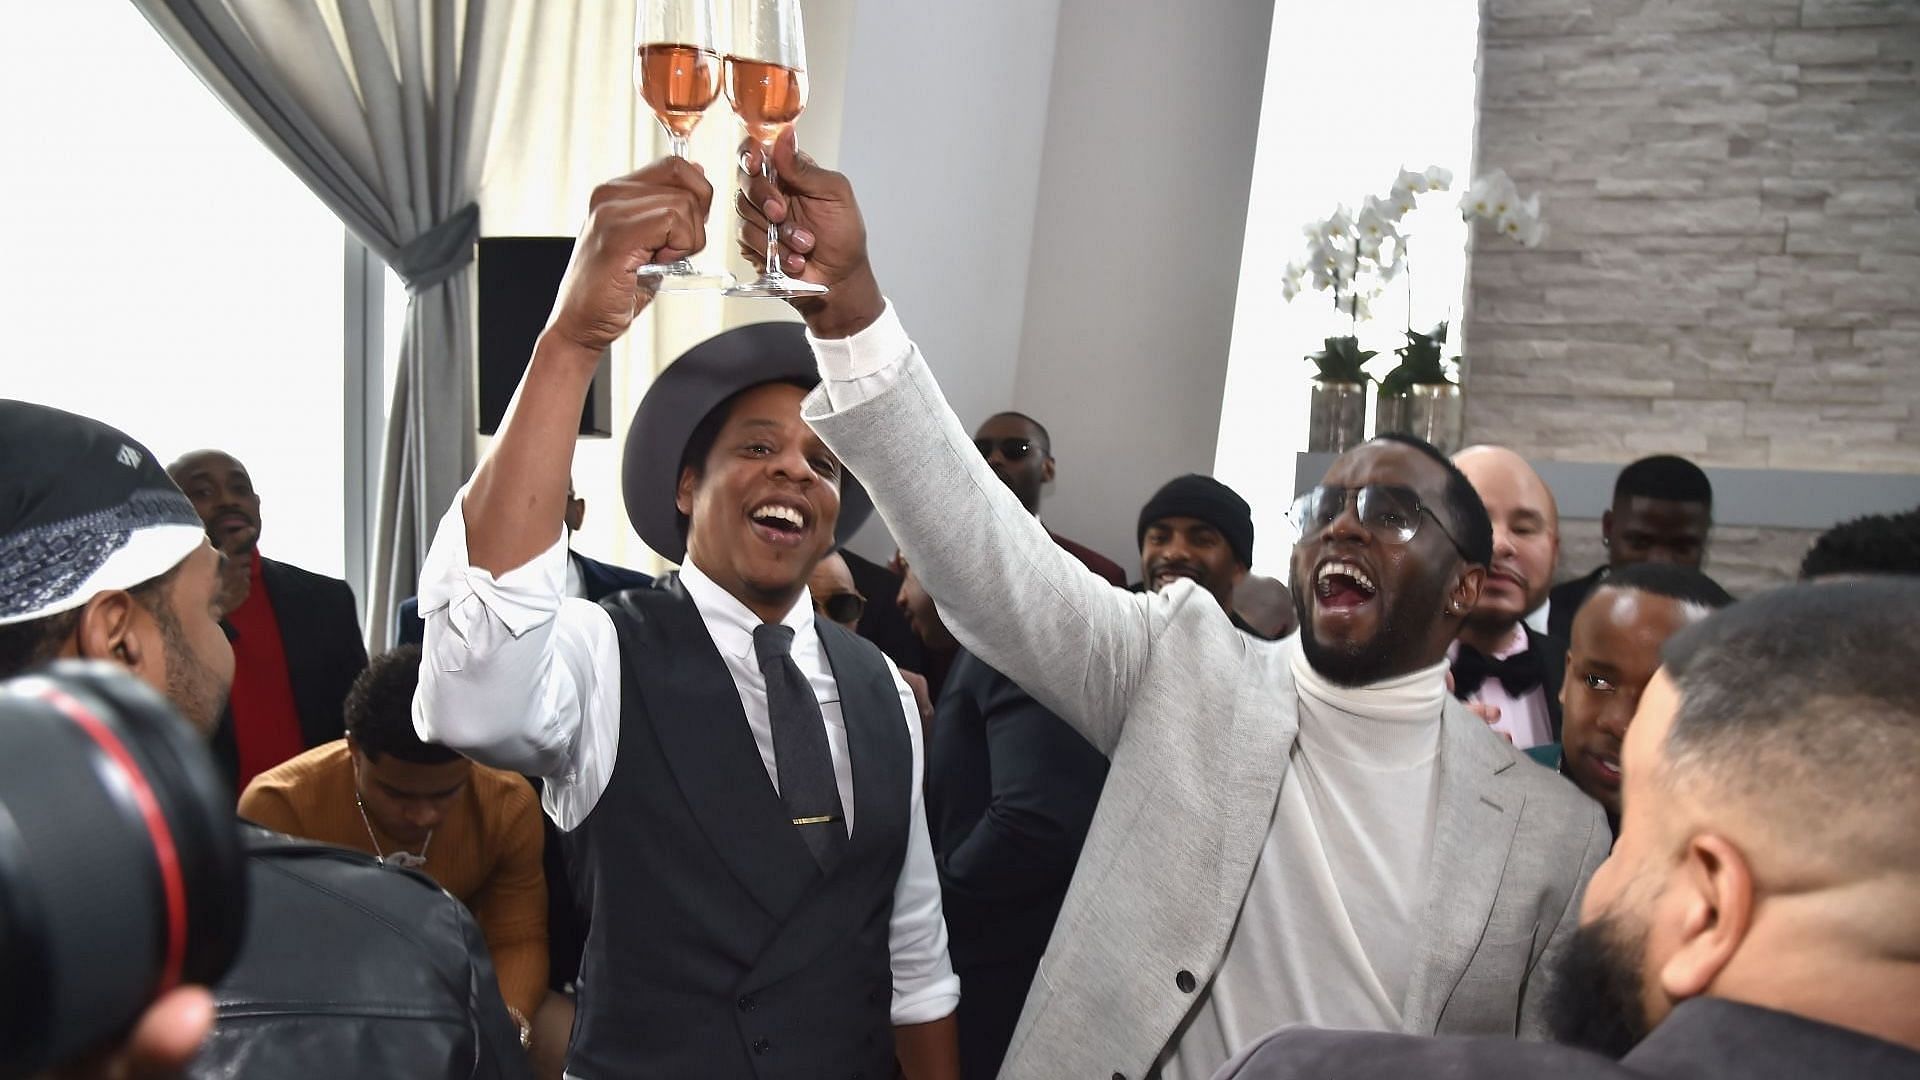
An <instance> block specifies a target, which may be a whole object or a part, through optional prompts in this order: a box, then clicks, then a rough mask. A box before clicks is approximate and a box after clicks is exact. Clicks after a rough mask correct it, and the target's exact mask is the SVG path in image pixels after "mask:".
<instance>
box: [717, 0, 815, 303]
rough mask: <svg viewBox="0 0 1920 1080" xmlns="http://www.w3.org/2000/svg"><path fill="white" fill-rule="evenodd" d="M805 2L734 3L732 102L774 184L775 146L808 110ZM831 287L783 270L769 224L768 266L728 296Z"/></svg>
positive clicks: (776, 239) (792, 293) (729, 75)
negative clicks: (802, 21)
mask: <svg viewBox="0 0 1920 1080" xmlns="http://www.w3.org/2000/svg"><path fill="white" fill-rule="evenodd" d="M805 36H806V35H805V31H804V30H803V29H802V28H801V25H800V0H734V3H733V49H732V50H731V51H730V52H729V53H728V54H727V98H728V100H730V101H732V102H733V111H734V112H736V113H738V114H739V116H740V119H741V120H743V121H745V122H746V125H747V133H748V134H749V135H752V136H753V138H754V140H755V141H756V142H758V143H759V144H760V148H761V154H760V161H761V166H760V167H761V175H762V176H765V177H766V178H767V183H768V184H772V183H774V175H773V141H774V140H775V139H777V138H779V137H780V133H781V132H782V131H785V130H786V129H787V128H789V127H791V126H792V125H793V122H794V121H795V120H798V119H799V118H800V110H802V109H804V108H806V107H807V46H806V40H805ZM826 291H827V287H826V286H825V285H817V284H815V283H813V282H811V281H802V280H800V279H799V278H796V277H789V276H788V275H787V274H786V272H785V271H783V270H781V269H780V233H779V230H778V229H776V228H775V227H774V226H773V225H772V224H771V223H770V224H768V225H767V266H766V269H765V270H762V271H761V272H760V277H759V278H758V279H756V280H754V281H751V282H748V283H747V284H745V285H735V286H734V287H733V288H731V289H728V290H727V295H728V296H771V297H785V296H818V295H819V294H821V293H824V292H826Z"/></svg>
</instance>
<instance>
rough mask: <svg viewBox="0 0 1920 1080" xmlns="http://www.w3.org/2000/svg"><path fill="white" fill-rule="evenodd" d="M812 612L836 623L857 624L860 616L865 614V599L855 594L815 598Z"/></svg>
mask: <svg viewBox="0 0 1920 1080" xmlns="http://www.w3.org/2000/svg"><path fill="white" fill-rule="evenodd" d="M813 610H815V611H817V612H819V613H820V614H822V615H825V616H826V617H827V618H829V619H831V620H833V621H834V622H837V623H857V622H859V621H860V616H861V615H863V614H865V613H866V610H867V598H866V597H864V596H861V595H860V594H859V593H857V592H842V593H834V594H833V595H832V596H815V597H814V598H813Z"/></svg>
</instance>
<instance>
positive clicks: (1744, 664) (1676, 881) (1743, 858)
mask: <svg viewBox="0 0 1920 1080" xmlns="http://www.w3.org/2000/svg"><path fill="white" fill-rule="evenodd" d="M1916 609H1920V582H1915V581H1914V580H1913V579H1911V578H1904V579H1903V578H1898V577H1889V578H1882V579H1879V580H1876V581H1871V582H1846V583H1838V584H1831V585H1810V586H1799V587H1795V588H1787V589H1779V590H1776V591H1774V592H1770V593H1765V594H1763V595H1761V596H1758V597H1755V598H1753V599H1751V600H1745V601H1742V602H1741V603H1738V604H1735V605H1733V606H1732V607H1729V608H1727V609H1726V610H1725V611H1721V612H1718V613H1716V614H1714V615H1711V616H1709V617H1707V619H1706V620H1705V621H1703V622H1700V623H1698V624H1696V625H1694V626H1692V627H1689V628H1688V629H1686V630H1683V631H1681V632H1680V633H1679V634H1678V635H1676V636H1675V637H1674V638H1673V639H1672V640H1671V641H1669V642H1667V644H1666V647H1665V650H1664V665H1663V666H1662V667H1661V668H1660V670H1659V672H1658V673H1657V674H1656V675H1655V676H1654V677H1653V681H1652V682H1651V683H1650V684H1648V686H1647V691H1646V694H1645V696H1643V697H1642V698H1641V699H1640V708H1639V711H1638V712H1637V713H1636V714H1635V716H1634V718H1633V724H1632V726H1631V727H1629V728H1628V729H1627V733H1626V739H1625V745H1624V748H1623V750H1622V751H1621V756H1620V765H1621V771H1622V782H1623V785H1624V786H1623V789H1622V790H1623V791H1624V792H1625V799H1624V807H1623V816H1622V817H1621V819H1620V839H1619V842H1618V843H1616V844H1615V845H1614V847H1613V854H1612V856H1611V857H1610V858H1608V859H1607V861H1606V862H1605V863H1604V864H1602V865H1601V867H1600V869H1599V870H1597V871H1595V872H1594V875H1593V880H1592V881H1591V882H1590V883H1589V884H1588V886H1587V890H1586V896H1585V898H1584V899H1583V900H1582V901H1581V904H1580V930H1579V932H1578V934H1576V935H1575V937H1574V942H1573V947H1572V948H1571V949H1570V950H1569V951H1568V953H1567V957H1566V962H1565V963H1563V964H1562V965H1560V967H1559V969H1558V971H1557V972H1556V973H1555V979H1554V989H1555V993H1554V998H1555V1001H1554V1006H1553V1008H1552V1010H1551V1011H1552V1014H1553V1027H1554V1035H1555V1037H1556V1040H1557V1041H1556V1042H1555V1043H1525V1042H1515V1041H1512V1040H1507V1039H1417V1038H1409V1037H1406V1036H1388V1035H1362V1034H1354V1033H1349V1032H1325V1031H1309V1030H1306V1029H1298V1028H1296V1029H1294V1030H1292V1031H1287V1032H1282V1033H1280V1034H1277V1035H1274V1036H1272V1037H1270V1038H1269V1039H1267V1040H1266V1041H1265V1042H1264V1043H1263V1044H1260V1045H1258V1046H1256V1047H1255V1048H1253V1049H1252V1050H1251V1051H1249V1052H1248V1053H1247V1055H1246V1056H1245V1058H1244V1059H1243V1060H1242V1061H1240V1062H1239V1063H1237V1064H1235V1065H1230V1066H1229V1067H1228V1068H1227V1069H1226V1070H1225V1071H1223V1072H1222V1073H1221V1074H1220V1076H1221V1077H1222V1080H1304V1078H1307V1077H1312V1078H1313V1080H1402V1078H1405V1080H1415V1078H1420V1080H1424V1078H1426V1077H1434V1076H1472V1077H1485V1078H1488V1080H1504V1078H1508V1077H1513V1078H1519V1077H1538V1076H1551V1077H1556V1078H1558V1080H1722V1078H1724V1080H1755V1078H1762V1080H1764V1078H1785V1077H1869V1076H1870V1077H1874V1078H1875V1080H1916V1078H1920V1009H1916V1008H1915V1007H1914V1003H1915V1002H1916V1001H1920V915H1916V914H1915V913H1916V912H1920V831H1916V830H1915V829H1914V827H1913V823H1914V821H1915V820H1920V784H1915V783H1914V777H1913V769H1914V766H1913V763H1914V762H1915V761H1916V760H1920V683H1916V682H1915V680H1914V679H1913V676H1912V673H1913V670H1914V668H1915V667H1916V666H1917V665H1920V620H1916V619H1914V617H1913V612H1914V611H1915V610H1916ZM1589 610H1592V605H1591V604H1589V605H1588V606H1587V607H1586V608H1583V609H1582V611H1581V617H1582V618H1585V616H1586V612H1587V611H1589ZM1788 641H1790V642H1791V643H1792V649H1791V657H1792V659H1791V662H1788V663H1782V662H1780V661H1781V657H1782V643H1783V642H1788Z"/></svg>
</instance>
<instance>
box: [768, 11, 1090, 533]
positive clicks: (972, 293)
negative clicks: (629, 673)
mask: <svg viewBox="0 0 1920 1080" xmlns="http://www.w3.org/2000/svg"><path fill="white" fill-rule="evenodd" d="M823 8H825V9H828V10H825V11H823V10H822V9H823ZM833 9H838V10H839V11H850V12H851V18H850V20H849V22H850V26H851V32H850V35H849V37H848V51H847V66H846V68H845V79H844V83H843V84H842V85H840V86H838V87H835V86H830V85H826V80H827V78H828V76H825V75H822V76H821V77H820V78H816V79H815V80H814V83H813V87H812V94H813V103H812V104H810V105H809V106H808V116H809V117H812V116H813V114H814V113H815V112H816V111H822V110H820V109H819V108H818V107H819V106H820V105H821V104H823V103H825V102H831V101H834V100H837V101H838V102H840V104H841V107H842V111H841V114H840V120H839V124H838V125H837V135H838V139H839V145H838V147H837V151H838V153H837V159H836V160H834V161H833V164H834V166H835V167H836V168H838V169H840V170H841V171H842V172H845V173H846V174H847V175H848V176H849V177H850V178H852V180H853V184H854V190H855V191H856V192H857V193H858V195H859V199H860V207H861V209H862V211H863V212H864V213H865V215H866V219H867V233H868V236H869V238H870V244H871V251H872V258H873V265H874V269H875V271H876V272H877V273H878V274H879V277H880V282H881V286H882V287H883V288H884V289H886V291H887V294H888V295H889V296H890V297H891V298H892V299H893V302H894V304H895V305H896V306H897V307H898V308H899V311H900V314H901V317H902V319H904V320H905V322H906V324H907V328H908V330H909V332H910V333H912V334H913V337H914V340H915V341H917V342H918V343H919V345H920V347H921V349H922V350H924V351H925V353H926V355H927V358H928V361H929V362H930V363H931V364H932V365H933V368H934V371H935V373H936V374H938V375H939V376H940V382H941V385H942V387H943V388H945V390H946V393H947V396H948V398H949V399H950V400H951V401H952V402H953V406H954V409H955V411H956V412H958V413H959V414H960V417H961V419H962V420H963V421H965V422H967V423H968V424H973V423H976V422H978V421H979V420H981V419H983V418H985V417H986V416H988V415H989V414H991V413H994V412H997V411H999V410H1001V409H1004V408H1007V407H1008V405H1009V404H1010V403H1011V402H1012V400H1013V397H1014V377H1015V369H1016V366H1017V364H1018V361H1019V353H1020V327H1021V313H1022V311H1023V310H1024V309H1025V307H1026V305H1027V289H1028V273H1027V259H1028V251H1029V248H1030V246H1031V238H1032V236H1033V230H1034V214H1035V206H1036V202H1037V200H1038V197H1039V188H1040V181H1041V169H1040V162H1041V158H1042V148H1043V145H1044V144H1045V142H1046V139H1047V137H1048V110H1047V109H1046V107H1045V106H1046V102H1047V95H1048V88H1049V85H1050V83H1051V81H1052V69H1053V58H1054V26H1055V23H1056V21H1057V20H1056V15H1057V12H1058V9H1059V3H1058V0H973V2H969V3H965V4H923V3H913V4H908V3H898V2H893V0H864V2H859V3H855V2H854V0H839V2H838V3H834V4H810V5H809V6H808V18H809V24H808V25H809V29H810V30H811V29H812V28H813V27H814V26H819V25H821V24H823V23H825V22H827V21H828V19H829V18H830V17H831V16H832V14H833ZM816 70H820V71H824V70H825V69H823V68H822V67H821V66H820V65H819V64H818V63H816ZM821 119H822V120H824V119H825V117H822V118H821ZM802 122H803V124H804V123H805V121H804V120H803V121H802ZM801 134H802V136H803V137H807V138H812V136H809V135H808V134H807V132H806V131H805V130H803V131H802V132H801ZM891 544H892V542H891V540H890V539H889V538H888V537H887V536H886V534H885V530H884V529H882V528H881V527H880V525H879V524H878V521H877V519H876V521H875V523H874V524H872V525H869V526H868V528H867V530H866V531H865V532H863V533H862V535H861V538H860V541H859V542H858V543H856V545H855V546H856V548H857V549H858V550H860V551H862V552H863V553H865V554H867V555H869V556H870V557H876V558H883V557H885V556H888V555H891V554H892V548H891ZM883 549H884V550H883Z"/></svg>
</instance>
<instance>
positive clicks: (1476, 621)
mask: <svg viewBox="0 0 1920 1080" xmlns="http://www.w3.org/2000/svg"><path fill="white" fill-rule="evenodd" d="M1453 463H1454V465H1455V466H1456V467H1458V468H1459V470H1460V471H1461V472H1462V473H1464V474H1466V477H1467V480H1468V481H1469V482H1471V483H1472V484H1473V490H1474V491H1475V493H1477V494H1478V495H1479V496H1480V501H1481V502H1482V503H1484V504H1485V505H1486V508H1487V516H1488V517H1490V518H1492V519H1493V561H1492V562H1491V563H1489V564H1488V565H1487V581H1486V584H1485V585H1484V586H1482V587H1481V589H1480V599H1479V600H1478V601H1476V602H1475V603H1474V607H1473V611H1472V612H1471V613H1470V615H1469V616H1468V618H1467V627H1466V629H1467V631H1468V633H1467V634H1466V636H1467V638H1468V640H1469V644H1472V645H1474V646H1475V647H1476V648H1479V649H1480V650H1481V651H1482V652H1489V651H1493V650H1497V649H1498V648H1499V647H1500V645H1501V644H1503V639H1504V638H1505V637H1506V636H1507V635H1509V634H1511V633H1512V632H1513V628H1514V625H1515V624H1516V623H1518V622H1519V621H1520V620H1521V619H1523V618H1525V617H1526V615H1527V613H1528V612H1530V611H1532V610H1533V609H1534V608H1537V607H1539V606H1540V605H1541V603H1543V602H1544V601H1545V600H1546V598H1547V590H1548V589H1549V588H1551V587H1552V585H1553V565H1554V563H1555V562H1556V561H1558V559H1559V557H1560V508H1559V506H1558V504H1556V503H1555V502H1554V499H1553V491H1552V489H1550V488H1548V487H1547V484H1546V481H1544V480H1542V479H1540V474H1539V473H1537V472H1534V471H1533V466H1531V465H1529V464H1527V459H1526V458H1523V457H1521V456H1520V455H1519V454H1516V453H1514V452H1513V451H1512V450H1509V449H1507V448H1506V447H1504V446H1471V447H1468V448H1467V449H1465V450H1462V451H1460V452H1459V453H1457V454H1455V455H1454V456H1453Z"/></svg>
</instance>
